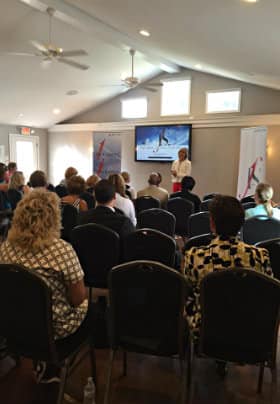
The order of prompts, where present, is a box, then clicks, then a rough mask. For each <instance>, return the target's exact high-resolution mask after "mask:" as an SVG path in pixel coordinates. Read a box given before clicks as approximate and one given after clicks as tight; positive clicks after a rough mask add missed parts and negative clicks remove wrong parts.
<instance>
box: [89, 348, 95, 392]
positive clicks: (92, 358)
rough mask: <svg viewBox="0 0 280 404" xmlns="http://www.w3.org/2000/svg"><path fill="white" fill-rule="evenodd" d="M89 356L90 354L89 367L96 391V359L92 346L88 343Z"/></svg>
mask: <svg viewBox="0 0 280 404" xmlns="http://www.w3.org/2000/svg"><path fill="white" fill-rule="evenodd" d="M89 354H90V365H91V375H92V380H93V381H94V383H95V387H96V390H97V372H96V357H95V349H94V346H93V345H92V344H91V343H90V346H89Z"/></svg>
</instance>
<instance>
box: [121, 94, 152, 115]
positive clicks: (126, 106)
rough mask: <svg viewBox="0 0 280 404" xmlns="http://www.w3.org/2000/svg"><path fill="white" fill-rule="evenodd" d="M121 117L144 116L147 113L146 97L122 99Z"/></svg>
mask: <svg viewBox="0 0 280 404" xmlns="http://www.w3.org/2000/svg"><path fill="white" fill-rule="evenodd" d="M121 102H122V118H146V117H147V113H148V103H147V98H145V97H142V98H130V99H126V100H122V101H121Z"/></svg>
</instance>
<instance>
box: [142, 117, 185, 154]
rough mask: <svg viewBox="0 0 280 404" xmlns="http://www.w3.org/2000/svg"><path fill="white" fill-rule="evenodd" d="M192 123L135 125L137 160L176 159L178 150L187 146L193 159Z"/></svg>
mask: <svg viewBox="0 0 280 404" xmlns="http://www.w3.org/2000/svg"><path fill="white" fill-rule="evenodd" d="M191 131H192V125H189V124H180V125H154V126H136V127H135V161H152V162H155V161H158V162H163V161H167V162H170V161H174V160H177V158H178V150H179V149H181V147H186V148H187V149H188V150H189V159H191Z"/></svg>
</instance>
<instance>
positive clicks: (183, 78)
mask: <svg viewBox="0 0 280 404" xmlns="http://www.w3.org/2000/svg"><path fill="white" fill-rule="evenodd" d="M172 81H189V88H190V90H189V97H188V103H187V106H188V112H185V113H181V112H180V113H176V114H163V113H162V104H163V88H164V82H166V83H168V82H172ZM160 82H161V83H162V87H161V94H160V98H161V100H160V116H161V117H172V116H189V115H191V98H192V78H191V77H190V76H180V77H176V78H175V77H172V78H166V79H165V78H163V79H161V80H160Z"/></svg>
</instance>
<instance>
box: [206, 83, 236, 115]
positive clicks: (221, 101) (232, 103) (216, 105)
mask: <svg viewBox="0 0 280 404" xmlns="http://www.w3.org/2000/svg"><path fill="white" fill-rule="evenodd" d="M240 98H241V90H240V88H238V89H234V90H222V91H208V92H207V95H206V113H207V114H215V113H218V112H240Z"/></svg>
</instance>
